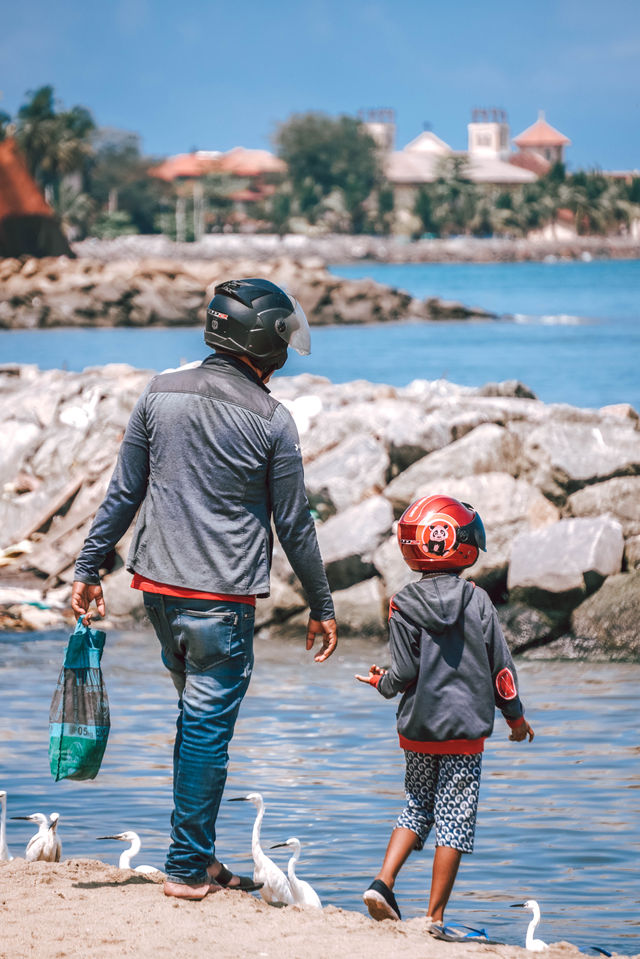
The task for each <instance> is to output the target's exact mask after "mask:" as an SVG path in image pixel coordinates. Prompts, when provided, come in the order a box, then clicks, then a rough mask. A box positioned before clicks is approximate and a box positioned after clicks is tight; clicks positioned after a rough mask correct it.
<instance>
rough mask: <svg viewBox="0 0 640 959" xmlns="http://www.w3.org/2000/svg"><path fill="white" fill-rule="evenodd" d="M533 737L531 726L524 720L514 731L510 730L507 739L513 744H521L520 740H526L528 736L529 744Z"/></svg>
mask: <svg viewBox="0 0 640 959" xmlns="http://www.w3.org/2000/svg"><path fill="white" fill-rule="evenodd" d="M534 735H535V733H534V732H533V729H532V728H531V726H530V725H529V723H528V722H527V720H526V719H525V721H524V722H523V723H520V725H519V726H516V727H515V728H514V729H512V730H511V735H510V736H509V739H511V740H513V742H515V743H521V742H522V740H523V739H526V738H527V736H528V737H529V742H531V740H532V739H533V737H534Z"/></svg>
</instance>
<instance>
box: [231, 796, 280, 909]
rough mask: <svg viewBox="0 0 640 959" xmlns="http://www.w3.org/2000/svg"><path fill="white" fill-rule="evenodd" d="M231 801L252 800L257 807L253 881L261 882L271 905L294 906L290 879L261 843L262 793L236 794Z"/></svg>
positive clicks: (253, 840) (252, 842)
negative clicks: (264, 850) (270, 857)
mask: <svg viewBox="0 0 640 959" xmlns="http://www.w3.org/2000/svg"><path fill="white" fill-rule="evenodd" d="M229 802H251V803H253V805H254V806H255V807H256V809H257V814H256V818H255V821H254V823H253V832H252V834H251V855H252V856H253V881H254V882H261V883H262V884H263V885H262V888H261V890H260V895H261V896H262V898H263V899H264V901H265V902H267V903H269V905H270V906H292V905H294V903H295V901H296V900H295V897H294V894H293V891H292V889H291V884H290V883H289V880H288V879H287V877H286V876H285V874H284V873H283V871H282V869H280V867H279V866H276V864H275V862H274V861H273V859H269V857H268V856H267V854H266V853H265V852H263V849H262V846H261V845H260V828H261V826H262V819H263V816H264V810H265V805H264V799H263V798H262V795H261V794H260V793H247V795H246V796H235V797H234V798H233V799H229Z"/></svg>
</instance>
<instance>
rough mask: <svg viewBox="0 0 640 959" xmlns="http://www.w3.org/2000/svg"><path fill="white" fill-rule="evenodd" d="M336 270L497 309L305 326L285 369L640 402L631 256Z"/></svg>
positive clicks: (145, 357) (11, 349) (127, 351)
mask: <svg viewBox="0 0 640 959" xmlns="http://www.w3.org/2000/svg"><path fill="white" fill-rule="evenodd" d="M333 271H334V272H335V273H336V274H338V275H340V276H349V277H354V278H359V277H365V276H367V277H371V278H373V279H375V280H378V281H380V282H382V283H388V284H391V285H394V286H397V287H399V288H400V289H404V290H407V291H408V292H409V293H411V294H412V295H414V296H417V297H427V296H440V297H442V298H444V299H456V300H460V301H461V302H463V303H465V304H467V305H472V306H478V307H481V308H483V309H486V310H489V311H490V312H493V313H495V314H497V315H498V316H499V317H501V319H498V320H474V321H441V322H438V323H420V322H406V321H405V322H396V323H381V324H371V325H365V326H360V325H357V326H350V325H345V326H333V327H314V328H313V331H312V353H311V355H310V356H307V357H300V356H298V355H297V354H296V353H294V352H293V351H290V359H289V361H288V363H287V366H286V375H296V374H299V373H304V372H307V373H314V374H317V375H321V376H326V377H328V378H329V379H330V380H332V381H333V382H337V383H342V382H347V381H350V380H355V379H366V380H370V381H373V382H379V383H389V384H391V385H393V386H405V385H407V384H408V383H409V382H410V381H411V380H414V379H429V380H433V379H439V378H446V379H448V380H450V381H451V382H454V383H459V384H462V385H464V386H482V385H483V384H485V383H488V382H497V381H501V380H508V379H518V380H520V381H521V382H523V383H525V384H526V385H527V386H528V387H529V388H530V389H532V390H533V392H534V393H535V394H536V395H537V396H538V397H539V398H540V399H541V400H544V401H545V402H548V403H551V402H554V403H570V404H572V405H575V406H583V407H600V406H603V405H606V404H610V403H630V404H631V405H632V406H634V407H635V408H636V409H638V410H640V375H638V365H639V357H640V295H639V294H640V261H637V260H619V261H593V262H590V263H584V262H555V263H499V264H495V263H481V264H471V265H469V264H459V263H455V264H446V263H445V264H441V263H437V264H436V263H428V264H401V265H397V264H380V263H358V264H352V265H349V266H342V267H340V266H335V267H333ZM206 353H207V349H206V347H205V345H204V343H203V339H202V329H201V328H200V327H198V328H197V329H192V328H179V329H177V328H172V329H166V328H165V329H155V328H148V327H147V328H144V329H137V328H120V327H118V328H109V329H52V330H16V331H3V332H0V362H3V363H7V362H15V363H35V364H37V365H38V366H40V367H41V368H42V369H69V370H82V369H84V368H85V367H87V366H97V365H101V364H104V363H122V362H125V363H129V364H131V365H132V366H136V367H140V368H144V369H153V370H163V369H167V368H170V367H175V366H177V365H179V363H180V362H182V361H191V360H196V359H198V358H201V357H204V356H205V355H206ZM278 375H284V374H278Z"/></svg>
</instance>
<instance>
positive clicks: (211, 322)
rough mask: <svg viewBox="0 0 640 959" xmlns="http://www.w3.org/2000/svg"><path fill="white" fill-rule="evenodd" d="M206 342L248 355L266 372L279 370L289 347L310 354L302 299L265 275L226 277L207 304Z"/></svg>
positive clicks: (302, 353) (227, 350)
mask: <svg viewBox="0 0 640 959" xmlns="http://www.w3.org/2000/svg"><path fill="white" fill-rule="evenodd" d="M204 340H205V343H206V344H207V345H208V346H212V347H214V348H217V349H219V350H222V351H226V352H228V353H236V354H243V355H244V356H248V357H249V358H250V359H251V360H252V361H253V362H254V363H255V365H256V366H257V367H259V369H261V370H262V373H263V376H264V375H267V374H269V373H272V372H273V370H279V369H280V368H281V367H282V366H284V364H285V363H286V360H287V347H289V346H291V347H293V349H294V350H296V352H298V353H300V354H301V355H302V356H306V355H307V354H308V353H309V352H310V348H311V334H310V331H309V324H308V323H307V318H306V316H305V315H304V310H303V309H302V307H301V306H300V304H299V303H298V301H297V300H296V299H295V298H294V297H293V296H290V295H289V294H288V293H286V292H285V291H284V290H281V289H280V287H279V286H276V285H275V283H271V281H270V280H263V279H256V278H250V279H244V280H226V281H225V282H224V283H220V284H219V285H218V286H216V288H215V291H214V297H213V299H212V300H211V302H210V303H209V306H208V308H207V322H206V326H205V331H204Z"/></svg>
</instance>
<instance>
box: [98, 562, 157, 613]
mask: <svg viewBox="0 0 640 959" xmlns="http://www.w3.org/2000/svg"><path fill="white" fill-rule="evenodd" d="M102 591H103V593H104V602H105V607H106V610H107V616H108V617H109V619H110V620H111V621H113V622H115V623H117V622H118V621H119V620H123V619H124V620H132V619H133V620H138V621H139V620H142V619H144V617H145V616H146V613H145V609H144V597H143V594H142V591H141V590H139V589H132V588H131V573H129V572H128V571H127V570H126V569H125V567H124V566H121V567H120V568H119V569H117V570H115V571H114V572H111V573H109V575H108V576H105V577H104V578H103V580H102Z"/></svg>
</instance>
